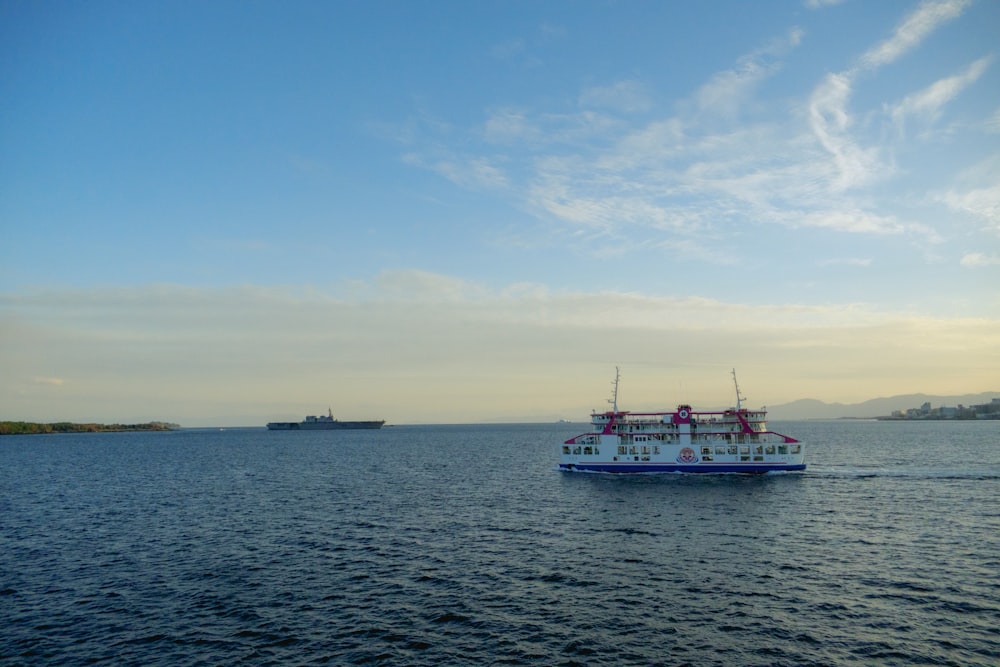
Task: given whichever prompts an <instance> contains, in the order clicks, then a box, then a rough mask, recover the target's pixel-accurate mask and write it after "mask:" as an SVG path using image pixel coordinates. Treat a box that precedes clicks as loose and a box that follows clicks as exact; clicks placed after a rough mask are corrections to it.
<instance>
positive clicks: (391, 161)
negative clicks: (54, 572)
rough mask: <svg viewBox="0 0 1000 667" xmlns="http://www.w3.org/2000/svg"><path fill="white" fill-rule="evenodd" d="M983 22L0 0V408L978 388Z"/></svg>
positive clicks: (991, 96) (691, 6)
mask: <svg viewBox="0 0 1000 667" xmlns="http://www.w3.org/2000/svg"><path fill="white" fill-rule="evenodd" d="M997 26H1000V4H997V3H995V2H982V1H980V2H965V1H942V2H894V1H886V2H877V3H873V2H856V1H851V0H847V1H844V2H825V1H805V2H803V1H795V2H791V1H789V2H777V1H775V2H764V3H747V2H724V1H718V2H706V3H668V2H638V1H636V2H628V1H618V2H610V1H609V2H511V1H506V2H487V1H484V2H426V3H417V2H379V1H374V2H346V1H344V2H300V3H292V4H288V3H277V2H212V3H196V2H169V3H154V2H148V3H126V2H92V3H70V2H65V3H64V2H11V1H10V0H0V98H2V99H3V100H4V104H3V105H0V233H2V237H0V241H2V243H0V419H30V420H39V421H47V420H56V419H72V420H96V421H111V420H133V419H134V420H146V419H169V420H172V421H178V422H180V423H182V424H185V425H203V424H219V423H226V424H234V425H235V424H257V423H263V422H264V421H267V420H268V419H272V418H293V417H296V416H301V415H303V414H305V413H307V412H309V413H315V412H320V411H325V408H326V407H327V406H333V409H334V411H335V413H337V414H342V415H343V416H345V417H359V418H362V417H371V418H376V417H378V418H385V419H388V420H390V421H393V422H397V423H404V422H462V421H497V420H500V421H502V420H508V419H525V420H528V419H550V418H556V417H565V418H584V417H585V416H586V413H587V410H589V409H590V408H593V407H601V406H602V405H603V401H604V399H605V398H606V396H607V392H608V382H609V380H610V378H611V377H613V374H614V366H615V365H620V366H621V367H622V369H623V395H622V397H623V401H622V407H624V408H632V409H640V408H643V409H644V408H650V407H672V406H673V405H675V404H676V403H677V402H678V401H681V400H685V401H691V402H693V403H695V404H699V403H700V404H702V405H722V404H725V403H726V402H727V401H730V400H731V396H730V393H731V392H730V391H729V384H728V382H729V378H728V375H727V374H728V371H729V369H730V368H732V367H736V368H737V369H738V370H739V372H740V375H741V378H742V380H741V383H742V385H744V388H745V390H746V393H748V394H750V398H751V403H753V402H755V401H756V402H759V403H770V404H777V403H780V402H785V401H789V400H794V399H796V398H803V397H813V398H819V399H821V400H827V401H847V402H851V401H860V400H864V399H867V398H873V397H877V396H884V395H892V394H902V393H910V392H917V391H922V392H928V393H966V392H979V391H993V390H998V389H1000V290H998V288H997V285H1000V62H998V61H997V58H998V50H1000V49H998V47H997V40H996V29H997ZM629 399H631V400H629Z"/></svg>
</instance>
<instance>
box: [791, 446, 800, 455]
mask: <svg viewBox="0 0 1000 667" xmlns="http://www.w3.org/2000/svg"><path fill="white" fill-rule="evenodd" d="M801 451H802V448H801V447H800V446H798V445H792V454H798V453H799V452H801Z"/></svg>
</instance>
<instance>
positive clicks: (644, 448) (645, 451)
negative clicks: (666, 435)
mask: <svg viewBox="0 0 1000 667" xmlns="http://www.w3.org/2000/svg"><path fill="white" fill-rule="evenodd" d="M642 453H643V454H649V445H643V446H642Z"/></svg>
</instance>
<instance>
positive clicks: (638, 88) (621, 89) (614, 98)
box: [580, 80, 653, 113]
mask: <svg viewBox="0 0 1000 667" xmlns="http://www.w3.org/2000/svg"><path fill="white" fill-rule="evenodd" d="M652 104H653V103H652V100H651V99H650V96H649V91H648V90H646V86H645V85H644V84H643V83H641V82H639V81H635V80H626V81H619V82H617V83H614V84H611V85H609V86H595V87H592V88H587V89H585V90H584V91H583V92H582V93H580V106H581V107H584V108H586V107H603V108H607V109H615V110H618V111H623V112H626V113H632V112H639V111H648V110H649V109H650V108H651V107H652Z"/></svg>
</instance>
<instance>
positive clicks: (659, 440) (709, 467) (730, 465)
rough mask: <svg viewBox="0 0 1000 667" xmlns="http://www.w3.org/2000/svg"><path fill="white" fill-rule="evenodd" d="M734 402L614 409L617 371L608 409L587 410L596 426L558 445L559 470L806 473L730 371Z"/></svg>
mask: <svg viewBox="0 0 1000 667" xmlns="http://www.w3.org/2000/svg"><path fill="white" fill-rule="evenodd" d="M732 375H733V384H734V386H735V387H736V407H734V408H729V409H727V410H723V411H714V412H713V411H698V412H695V411H694V410H693V409H692V408H691V406H690V405H678V406H677V410H676V411H674V412H628V411H623V410H619V409H618V382H619V380H620V378H621V374H620V372H619V369H618V368H617V367H616V368H615V381H614V394H613V397H612V399H610V400H609V401H608V402H609V403H611V404H612V409H611V410H609V411H607V412H597V411H595V412H594V413H593V414H591V424H592V425H593V427H594V430H593V431H591V432H589V433H583V434H582V435H578V436H576V437H573V438H570V439H569V440H567V441H566V442H565V443H563V446H562V456H561V458H560V462H559V468H560V469H561V470H566V471H586V472H611V473H661V472H693V473H749V474H761V473H766V472H774V471H797V470H805V469H806V464H805V447H804V446H803V444H802V443H801V442H799V441H798V440H796V439H795V438H792V437H790V436H787V435H782V434H780V433H776V432H774V431H769V430H768V429H767V421H766V417H767V410H765V409H764V408H761V409H759V410H747V409H746V408H744V407H743V405H742V402H743V401H745V400H746V399H745V398H741V396H740V386H739V383H738V382H737V381H736V369H733V373H732Z"/></svg>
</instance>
